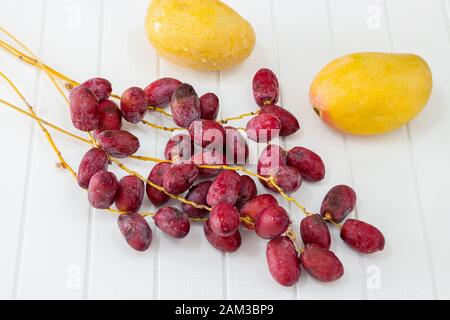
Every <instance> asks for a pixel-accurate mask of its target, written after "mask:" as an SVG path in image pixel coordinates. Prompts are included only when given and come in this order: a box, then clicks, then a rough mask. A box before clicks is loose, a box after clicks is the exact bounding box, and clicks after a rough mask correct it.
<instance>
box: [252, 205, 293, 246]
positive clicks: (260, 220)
mask: <svg viewBox="0 0 450 320" xmlns="http://www.w3.org/2000/svg"><path fill="white" fill-rule="evenodd" d="M289 224H290V219H289V216H288V214H287V212H286V210H284V209H283V208H282V207H280V206H271V207H267V208H265V209H264V210H262V211H261V212H260V213H259V214H258V217H257V218H256V224H255V231H256V234H257V235H258V236H259V237H261V238H263V239H272V238H275V237H277V236H280V235H281V234H283V233H284V232H285V231H286V230H287V228H288V227H289Z"/></svg>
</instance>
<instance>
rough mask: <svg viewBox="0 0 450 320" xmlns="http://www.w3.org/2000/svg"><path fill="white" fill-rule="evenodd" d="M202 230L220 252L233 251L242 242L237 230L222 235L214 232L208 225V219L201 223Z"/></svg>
mask: <svg viewBox="0 0 450 320" xmlns="http://www.w3.org/2000/svg"><path fill="white" fill-rule="evenodd" d="M203 231H204V233H205V237H206V239H207V240H208V242H209V243H210V244H211V245H212V246H213V247H214V248H216V249H217V250H220V251H222V252H235V251H236V250H237V249H239V247H240V246H241V243H242V238H241V234H240V233H239V230H238V231H236V232H235V233H233V234H232V235H231V236H228V237H222V236H219V235H217V234H215V233H214V232H213V231H212V230H211V227H210V225H209V221H206V222H205V224H204V225H203Z"/></svg>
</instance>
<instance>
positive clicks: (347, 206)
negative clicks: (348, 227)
mask: <svg viewBox="0 0 450 320" xmlns="http://www.w3.org/2000/svg"><path fill="white" fill-rule="evenodd" d="M355 204H356V193H355V191H354V190H353V189H352V188H350V187H349V186H346V185H343V184H342V185H338V186H335V187H333V188H331V190H330V191H328V193H327V194H326V195H325V198H324V199H323V201H322V206H321V208H320V214H321V215H322V216H323V217H326V218H330V219H332V220H333V221H334V222H341V221H342V220H344V219H345V217H346V216H347V215H348V214H349V213H350V212H352V211H353V208H354V207H355Z"/></svg>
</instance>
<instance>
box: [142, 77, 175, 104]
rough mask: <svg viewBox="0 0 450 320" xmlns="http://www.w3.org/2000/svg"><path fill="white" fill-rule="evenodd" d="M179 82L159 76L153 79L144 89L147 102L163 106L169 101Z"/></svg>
mask: <svg viewBox="0 0 450 320" xmlns="http://www.w3.org/2000/svg"><path fill="white" fill-rule="evenodd" d="M180 84H181V82H180V81H178V80H177V79H173V78H161V79H158V80H156V81H153V82H152V83H150V84H149V85H148V86H147V87H146V88H145V89H144V92H145V94H146V95H147V101H148V104H149V105H151V106H154V107H164V106H165V105H166V104H168V103H169V102H170V98H172V95H173V93H174V92H175V90H176V89H177V88H178V86H179V85H180Z"/></svg>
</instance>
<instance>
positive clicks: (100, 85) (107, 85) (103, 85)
mask: <svg viewBox="0 0 450 320" xmlns="http://www.w3.org/2000/svg"><path fill="white" fill-rule="evenodd" d="M80 87H85V88H89V89H91V90H92V92H94V94H95V96H96V97H97V99H98V101H105V100H108V99H109V96H110V95H111V92H112V86H111V82H109V81H108V80H107V79H104V78H92V79H89V80H86V81H85V82H83V83H82V84H80Z"/></svg>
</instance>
